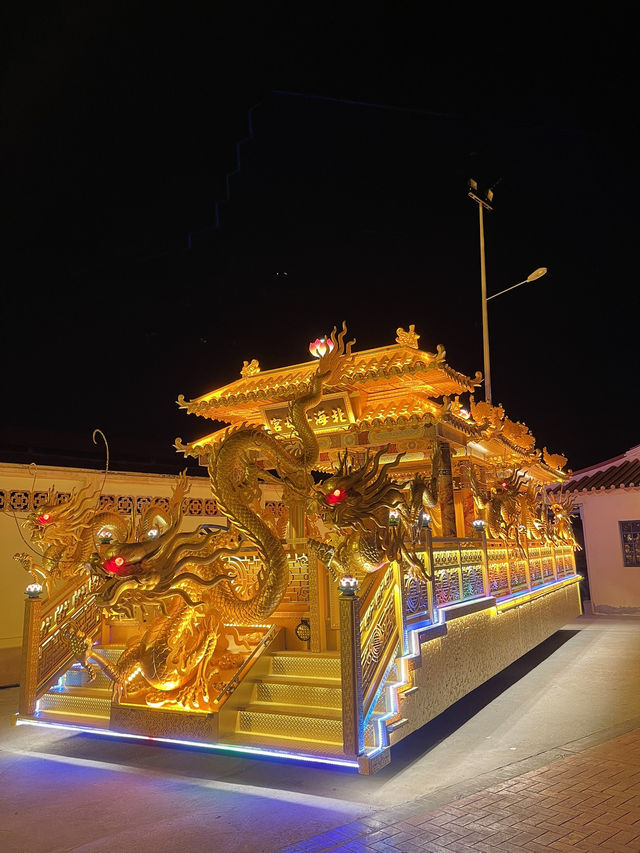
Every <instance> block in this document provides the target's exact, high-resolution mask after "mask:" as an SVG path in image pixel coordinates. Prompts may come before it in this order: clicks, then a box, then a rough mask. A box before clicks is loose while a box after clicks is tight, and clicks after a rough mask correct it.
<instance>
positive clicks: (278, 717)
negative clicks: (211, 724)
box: [236, 707, 342, 744]
mask: <svg viewBox="0 0 640 853" xmlns="http://www.w3.org/2000/svg"><path fill="white" fill-rule="evenodd" d="M297 711H298V712H297V713H296V712H295V710H291V711H290V712H289V709H287V712H286V713H285V712H284V711H283V709H282V708H278V709H277V710H273V711H271V710H269V711H266V710H265V709H264V707H261V708H260V709H259V710H257V711H251V710H239V711H238V725H237V728H236V733H237V734H245V735H253V736H254V737H255V735H260V736H261V738H260V742H261V743H262V736H263V735H267V736H269V737H282V738H286V739H293V740H298V741H301V742H307V741H311V742H315V743H339V744H341V743H342V715H340V719H335V718H331V717H329V718H326V717H314V716H310V715H309V714H308V709H303V708H300V709H297Z"/></svg>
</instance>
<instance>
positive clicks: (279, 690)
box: [221, 651, 343, 755]
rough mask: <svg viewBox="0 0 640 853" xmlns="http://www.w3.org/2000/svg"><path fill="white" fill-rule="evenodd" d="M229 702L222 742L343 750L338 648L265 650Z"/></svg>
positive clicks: (307, 750)
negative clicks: (318, 652)
mask: <svg viewBox="0 0 640 853" xmlns="http://www.w3.org/2000/svg"><path fill="white" fill-rule="evenodd" d="M230 704H233V708H230V709H228V710H227V711H225V712H223V713H224V714H225V716H226V718H227V725H226V727H225V728H226V729H227V731H228V732H229V734H228V735H226V736H223V737H222V738H221V740H224V741H225V742H228V743H235V744H244V745H251V746H264V747H268V748H269V749H282V750H283V751H286V752H291V751H299V752H302V753H305V754H314V753H318V754H320V755H326V754H327V753H329V754H332V755H342V754H343V750H342V687H341V679H340V654H339V652H324V653H321V654H314V653H310V652H295V651H277V652H272V653H270V654H267V655H265V656H264V658H263V661H262V662H261V666H260V670H259V672H258V673H256V674H253V673H252V674H251V675H250V676H249V677H248V678H247V679H245V682H244V683H243V685H242V690H241V691H238V692H237V694H236V696H234V701H233V703H230ZM231 714H232V715H233V718H231V716H230V715H231Z"/></svg>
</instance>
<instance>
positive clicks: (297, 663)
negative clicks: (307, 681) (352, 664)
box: [270, 652, 340, 678]
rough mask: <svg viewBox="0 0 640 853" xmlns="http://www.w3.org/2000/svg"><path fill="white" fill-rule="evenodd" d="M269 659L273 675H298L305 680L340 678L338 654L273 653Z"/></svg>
mask: <svg viewBox="0 0 640 853" xmlns="http://www.w3.org/2000/svg"><path fill="white" fill-rule="evenodd" d="M270 657H271V673H272V674H273V675H299V676H304V677H305V678H340V655H339V653H338V652H335V653H328V654H323V655H310V654H309V653H308V652H299V653H298V654H296V653H295V652H274V653H273V654H272V655H270Z"/></svg>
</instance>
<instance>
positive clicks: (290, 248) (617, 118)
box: [0, 2, 640, 473]
mask: <svg viewBox="0 0 640 853" xmlns="http://www.w3.org/2000/svg"><path fill="white" fill-rule="evenodd" d="M18 5H19V4H16V8H15V9H14V11H13V17H11V13H9V17H8V19H7V20H6V21H5V25H4V27H3V30H4V33H5V51H4V54H5V62H4V73H3V89H2V92H3V94H2V104H3V114H4V120H3V124H2V137H1V151H0V153H1V161H2V171H3V174H2V183H3V193H2V196H3V213H4V224H3V236H4V241H3V242H4V249H3V260H4V263H3V268H4V275H3V285H2V295H3V300H2V302H3V307H2V344H3V353H4V359H3V361H4V364H3V371H2V382H3V389H2V396H3V400H4V403H5V405H4V407H3V409H4V417H3V419H2V420H3V422H2V430H1V433H0V453H1V458H2V459H3V460H4V461H19V462H24V461H31V459H34V460H35V461H39V462H43V463H44V462H52V463H57V464H73V463H74V460H76V464H80V463H81V464H91V459H92V458H93V459H95V460H96V461H95V464H100V463H99V460H100V459H101V458H102V456H101V452H100V451H99V450H98V449H96V448H95V447H94V446H93V445H92V443H91V434H92V431H93V430H94V428H96V427H99V428H100V429H102V430H103V431H104V432H105V433H106V435H107V437H108V439H109V444H110V448H111V455H112V465H113V467H120V468H127V467H130V468H132V469H134V470H135V469H138V470H162V471H166V472H167V473H174V472H177V471H178V470H180V468H181V467H184V461H183V458H182V457H181V456H179V455H177V454H176V453H175V451H174V450H173V449H172V444H173V441H174V439H175V438H176V436H181V437H182V438H183V439H184V440H191V439H193V438H196V437H197V436H200V435H203V434H206V433H207V432H210V431H212V429H215V428H217V426H219V425H218V424H215V423H213V422H210V421H206V420H203V419H201V418H197V417H196V416H193V415H191V416H190V415H187V414H185V413H184V412H182V411H180V410H179V409H178V407H177V405H176V403H175V401H176V399H177V397H178V395H179V394H184V395H185V397H186V398H187V399H191V398H193V397H196V396H198V395H200V394H202V393H204V392H206V391H208V390H211V389H213V388H215V387H218V386H220V385H223V384H226V383H227V382H230V381H232V380H234V379H236V378H238V377H239V372H240V368H241V366H242V362H243V360H245V359H248V360H250V359H252V358H257V359H259V361H260V364H261V366H262V367H263V368H264V369H268V368H271V367H278V366H282V365H284V364H290V363H296V362H299V361H304V360H306V359H307V357H308V355H307V344H308V342H309V341H310V340H312V339H314V338H315V337H317V336H318V335H322V334H325V333H328V332H330V331H331V328H332V326H333V325H340V323H341V322H342V320H346V321H347V324H348V326H349V331H350V333H352V334H353V336H355V337H356V339H357V344H356V349H360V348H368V347H374V346H381V345H384V344H389V343H392V342H393V340H394V338H395V330H396V328H397V327H398V326H403V327H404V328H407V327H408V325H409V324H410V323H415V325H416V330H417V331H418V332H419V333H420V335H421V338H420V345H421V346H422V347H423V348H424V349H427V350H429V351H435V348H436V346H437V344H444V346H445V347H446V350H447V360H448V362H449V364H450V365H451V366H452V367H454V368H456V369H457V370H460V371H462V372H464V373H467V374H470V375H473V374H474V372H475V371H476V370H482V369H483V365H482V325H481V301H480V268H479V249H478V214H477V207H476V205H475V204H474V203H473V202H472V201H471V200H470V199H469V198H468V197H467V181H468V179H469V178H471V177H473V178H476V179H477V180H478V181H479V183H480V186H481V187H485V188H487V187H489V186H493V187H494V193H495V198H494V204H495V209H494V211H493V212H492V213H490V214H488V216H487V218H486V220H485V225H486V228H485V236H486V251H487V278H488V290H489V292H490V293H495V292H497V291H499V290H503V289H504V288H506V287H509V286H510V285H512V284H515V283H517V282H519V281H521V280H522V279H524V278H526V276H527V275H528V274H529V273H530V272H531V271H532V270H534V269H535V268H537V267H540V266H545V267H547V268H548V270H549V272H548V274H547V275H546V276H545V277H544V278H541V279H540V280H539V281H537V282H535V283H533V284H528V285H526V286H523V287H520V288H518V289H516V290H514V291H512V292H511V293H508V294H505V295H503V296H501V297H499V298H498V299H496V300H494V301H492V302H490V303H489V323H490V339H491V367H492V385H493V399H494V403H502V404H503V405H504V406H505V408H506V411H507V414H508V415H509V416H510V417H511V418H512V419H513V420H520V421H524V422H525V423H526V424H527V425H528V426H529V427H530V429H531V430H532V432H533V433H534V435H535V436H536V439H537V446H538V447H540V448H542V447H543V446H546V447H547V448H548V449H549V450H551V451H553V452H561V453H564V454H565V455H566V456H568V457H569V467H570V468H572V469H574V470H577V469H579V468H581V467H584V466H586V465H590V464H594V463H596V462H599V461H602V460H604V459H607V458H610V457H612V456H615V455H617V454H620V453H623V452H624V451H625V450H627V449H629V448H630V447H632V446H634V445H636V444H638V443H639V441H640V438H639V436H638V431H637V427H636V420H637V415H638V403H637V396H638V394H637V373H638V356H637V348H638V339H637V332H636V329H637V326H638V296H637V267H636V257H635V256H636V246H637V234H638V221H637V216H636V209H637V201H636V198H635V177H636V176H637V174H638V169H637V159H638V157H637V150H638V144H639V142H640V140H639V138H638V137H639V134H638V119H637V110H638V108H637V93H636V91H635V77H636V73H635V71H636V69H635V66H634V60H633V56H634V54H635V51H636V49H635V47H634V45H633V43H632V40H631V39H632V31H631V25H630V23H629V22H628V21H624V20H623V19H616V20H613V16H612V15H611V17H609V15H608V13H606V12H604V13H603V12H598V13H596V12H590V11H588V10H585V9H582V10H581V11H580V19H579V20H573V19H570V18H569V17H568V15H567V17H566V19H561V18H559V17H558V13H557V10H556V11H555V13H553V14H552V13H551V12H545V11H544V10H543V9H537V11H536V14H535V17H533V16H532V17H531V18H530V19H524V18H523V17H522V12H521V10H518V13H516V12H512V13H509V14H504V13H502V14H500V16H499V17H497V16H496V18H495V20H491V19H488V18H487V17H486V16H485V13H486V10H484V11H483V12H482V14H481V13H480V12H478V13H476V14H475V15H469V14H468V13H465V15H464V17H462V13H461V8H462V7H460V8H457V7H456V9H453V10H452V11H451V12H450V13H447V12H445V11H442V10H440V11H439V12H435V11H432V10H431V9H430V8H429V16H428V17H427V18H426V19H425V18H424V17H423V16H421V15H420V14H419V10H422V12H423V14H424V12H425V9H426V7H425V5H424V4H418V3H415V4H411V3H409V4H375V3H373V4H369V3H368V4H353V5H349V4H342V5H335V6H332V5H331V4H328V5H325V4H323V5H322V6H318V7H314V8H313V9H309V10H306V11H302V12H301V11H300V10H299V9H298V8H297V6H296V5H295V4H282V3H274V4H255V5H252V4H247V5H244V6H241V4H227V5H228V6H229V8H226V7H225V10H224V11H222V10H221V4H203V5H201V6H200V5H198V4H184V5H182V4H171V5H170V6H169V5H168V4H167V5H166V6H160V7H158V6H156V5H153V6H151V5H147V4H145V5H144V7H143V5H142V4H135V3H129V4H126V6H125V4H116V3H107V2H105V3H100V2H97V3H91V4H81V3H79V2H78V3H68V4H64V8H63V9H62V10H60V9H53V8H50V9H48V10H47V11H46V12H41V13H38V12H36V11H35V10H34V9H33V8H30V9H29V10H27V9H25V8H18ZM345 5H346V6H347V7H348V8H347V9H345V8H344V6H345ZM267 7H268V8H267ZM27 13H28V14H27ZM627 33H629V35H627ZM481 396H482V392H480V393H478V397H481Z"/></svg>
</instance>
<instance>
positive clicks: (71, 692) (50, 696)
mask: <svg viewBox="0 0 640 853" xmlns="http://www.w3.org/2000/svg"><path fill="white" fill-rule="evenodd" d="M95 648H96V650H97V651H99V652H100V654H101V655H103V656H104V657H105V658H106V659H107V660H109V661H110V662H112V663H115V662H116V661H117V660H118V658H119V657H120V655H121V654H122V651H123V649H124V646H115V645H111V646H109V645H103V646H96V647H95ZM397 678H398V674H397V672H396V668H395V665H394V666H392V667H391V668H390V671H389V673H388V674H387V679H386V681H387V683H389V682H394V681H396V680H397ZM111 695H112V685H111V682H110V681H109V679H108V678H107V677H106V676H105V675H104V674H103V673H102V672H101V671H100V670H99V669H98V668H97V667H96V678H95V679H94V680H93V681H89V673H88V672H87V671H86V670H85V669H84V668H83V667H82V666H81V665H80V664H79V663H74V664H73V665H72V666H71V667H70V668H69V669H68V670H67V671H66V673H65V674H64V675H63V676H62V677H61V678H60V679H59V681H58V683H57V684H56V685H55V686H54V687H52V688H51V689H50V690H49V691H48V692H47V693H45V694H44V696H42V697H41V699H40V701H39V703H38V710H37V712H36V714H35V717H36V718H37V719H40V720H46V721H48V722H56V721H57V722H64V723H67V724H76V725H80V726H90V727H92V728H97V729H98V728H103V729H108V728H109V721H110V712H111ZM389 710H390V709H389V707H388V699H387V692H386V690H382V691H381V693H380V695H379V697H378V701H377V702H376V706H375V708H374V709H373V711H372V713H371V715H370V717H369V719H368V721H367V725H366V727H365V748H366V749H367V750H369V749H372V748H374V749H375V748H376V747H383V748H384V747H387V748H388V736H387V726H388V728H389V730H392V729H393V728H394V727H395V726H396V725H402V723H403V722H405V721H404V720H402V719H399V720H398V718H397V717H396V719H395V720H393V721H391V720H390V721H389V724H387V725H385V723H382V726H381V725H380V724H379V723H378V720H380V718H382V719H385V720H386V719H388V718H389V717H390V716H391V715H390V714H389ZM220 714H221V725H220V737H219V742H220V743H228V744H230V745H231V744H237V745H243V746H251V747H257V748H259V747H264V748H267V749H272V750H281V751H282V752H286V753H291V752H299V753H302V754H305V755H315V754H317V755H318V756H326V755H334V756H336V757H339V756H343V754H344V753H343V740H342V685H341V677H340V653H339V652H324V653H317V654H316V653H310V652H298V651H274V652H270V653H269V652H267V653H266V654H265V655H263V657H262V659H261V660H260V661H259V663H258V665H256V666H255V667H254V668H253V669H252V670H251V671H250V673H249V674H248V676H247V677H246V678H245V679H244V680H243V681H242V682H241V684H240V685H239V686H238V688H237V689H236V691H235V692H234V693H233V695H232V698H231V700H229V701H228V702H227V703H226V704H225V705H224V706H223V708H222V709H221V712H220ZM398 716H399V715H398ZM394 724H395V725H394ZM381 738H382V743H381Z"/></svg>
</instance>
